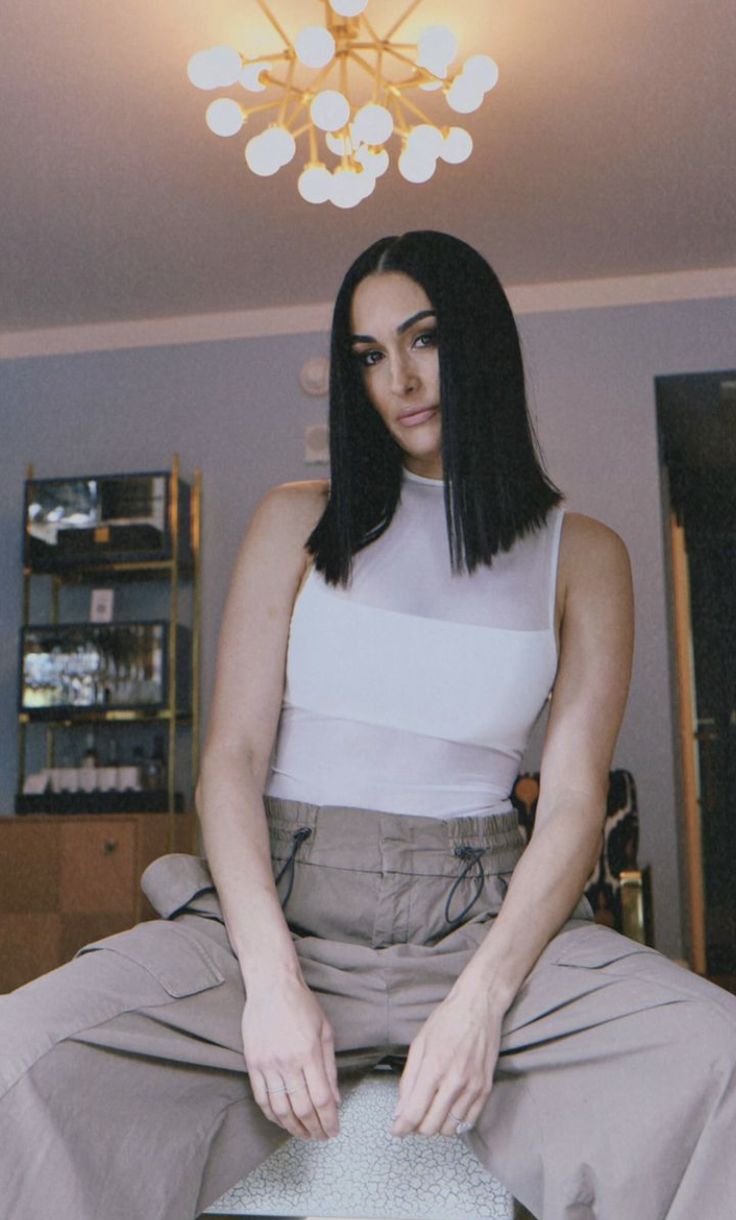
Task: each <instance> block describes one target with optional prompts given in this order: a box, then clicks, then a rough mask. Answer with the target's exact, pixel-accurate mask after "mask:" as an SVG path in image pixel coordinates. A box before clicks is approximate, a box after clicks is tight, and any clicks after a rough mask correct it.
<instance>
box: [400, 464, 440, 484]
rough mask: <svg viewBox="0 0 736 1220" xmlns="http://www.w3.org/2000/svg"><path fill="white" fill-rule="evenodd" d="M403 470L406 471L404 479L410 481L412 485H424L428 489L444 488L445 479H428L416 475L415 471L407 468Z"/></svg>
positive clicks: (424, 476)
mask: <svg viewBox="0 0 736 1220" xmlns="http://www.w3.org/2000/svg"><path fill="white" fill-rule="evenodd" d="M402 469H403V471H404V478H405V479H408V480H409V482H410V483H424V484H425V486H427V487H444V484H445V480H444V479H428V478H427V477H426V475H423V474H414V471H413V470H407V468H406V466H404V467H403V468H402Z"/></svg>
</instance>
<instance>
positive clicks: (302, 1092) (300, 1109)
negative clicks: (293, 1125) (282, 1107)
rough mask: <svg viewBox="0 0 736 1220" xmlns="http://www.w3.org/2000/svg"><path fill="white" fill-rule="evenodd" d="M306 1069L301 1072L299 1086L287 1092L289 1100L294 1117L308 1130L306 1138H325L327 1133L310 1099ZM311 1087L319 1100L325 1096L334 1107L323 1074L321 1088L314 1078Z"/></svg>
mask: <svg viewBox="0 0 736 1220" xmlns="http://www.w3.org/2000/svg"><path fill="white" fill-rule="evenodd" d="M306 1071H307V1069H306V1068H305V1069H304V1072H303V1074H302V1083H301V1086H300V1087H298V1088H294V1089H292V1091H291V1093H290V1094H289V1101H290V1103H291V1108H292V1111H293V1113H294V1115H295V1117H296V1118H297V1119H298V1120H299V1122H300V1123H301V1124H302V1126H303V1127H304V1128H305V1130H306V1131H307V1132H308V1138H309V1139H315V1140H325V1139H327V1133H326V1131H325V1130H324V1129H323V1127H322V1123H321V1122H320V1117H319V1114H318V1113H317V1108H316V1106H315V1104H314V1101H313V1099H312V1094H311V1091H310V1088H309V1083H308V1081H307V1077H306ZM313 1087H314V1089H315V1092H316V1094H317V1096H318V1097H319V1098H320V1100H322V1099H323V1098H324V1097H326V1098H327V1099H328V1100H329V1101H330V1103H331V1105H332V1106H333V1107H334V1105H335V1103H334V1100H333V1098H332V1093H331V1092H330V1088H329V1085H328V1083H327V1081H326V1079H324V1076H323V1083H322V1087H321V1089H320V1086H319V1085H318V1084H317V1083H316V1082H315V1081H314V1078H313Z"/></svg>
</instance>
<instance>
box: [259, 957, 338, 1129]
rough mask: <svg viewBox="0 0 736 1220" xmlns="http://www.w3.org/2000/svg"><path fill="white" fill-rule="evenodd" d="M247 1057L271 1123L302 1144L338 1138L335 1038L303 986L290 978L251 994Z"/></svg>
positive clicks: (324, 1017)
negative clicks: (296, 1138) (308, 1141)
mask: <svg viewBox="0 0 736 1220" xmlns="http://www.w3.org/2000/svg"><path fill="white" fill-rule="evenodd" d="M247 996H248V998H247V1000H246V1004H245V1009H244V1011H243V1052H244V1054H245V1062H246V1066H247V1068H248V1072H249V1074H250V1082H251V1087H252V1089H253V1095H254V1097H255V1099H256V1102H257V1103H258V1105H259V1106H260V1107H261V1109H262V1110H263V1113H264V1114H265V1115H266V1118H268V1119H270V1120H271V1122H272V1123H277V1124H278V1125H279V1126H280V1127H284V1128H285V1129H286V1130H287V1131H289V1132H291V1134H292V1135H296V1136H298V1137H299V1138H300V1139H320V1140H324V1139H328V1138H329V1137H330V1136H334V1135H337V1134H338V1131H339V1122H338V1116H337V1106H338V1104H339V1101H340V1094H339V1091H338V1085H337V1066H336V1063H335V1049H334V1035H333V1032H332V1028H331V1026H330V1023H329V1021H328V1020H327V1018H326V1016H325V1014H324V1012H323V1011H322V1008H321V1006H320V1005H319V1003H318V1001H317V999H316V998H315V996H314V995H313V993H312V992H311V991H310V990H309V988H308V987H307V985H306V983H304V981H303V980H301V979H299V978H297V977H295V976H294V975H289V976H287V977H283V976H279V978H278V980H277V981H276V982H274V979H273V977H271V978H270V979H269V982H268V984H267V985H265V986H264V987H263V988H260V987H254V986H253V985H252V984H251V986H250V987H249V988H247Z"/></svg>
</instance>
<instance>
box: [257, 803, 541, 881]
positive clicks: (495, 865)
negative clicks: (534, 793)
mask: <svg viewBox="0 0 736 1220" xmlns="http://www.w3.org/2000/svg"><path fill="white" fill-rule="evenodd" d="M264 803H265V807H266V813H267V815H268V822H269V826H270V829H271V834H272V840H275V841H276V843H277V844H278V843H280V842H281V843H283V849H284V851H288V849H289V847H290V844H291V841H292V840H293V837H294V835H295V834H297V833H298V831H299V830H302V829H304V830H306V829H307V828H308V829H309V831H310V834H309V836H308V838H306V839H305V841H304V846H303V847H300V849H299V858H300V859H304V860H308V861H309V862H310V863H315V864H316V863H319V864H324V865H326V866H332V867H343V868H346V867H351V868H357V869H361V870H365V871H371V872H372V871H379V870H385V869H386V868H394V869H396V870H398V871H402V872H403V871H410V872H419V873H422V872H426V873H430V874H435V875H436V874H437V873H438V872H440V873H444V872H445V870H446V868H447V867H448V865H449V864H450V861H452V860H453V859H454V866H453V867H450V868H449V869H448V872H447V875H450V876H452V875H454V872H455V870H456V868H457V856H458V851H457V849H458V848H461V847H466V846H467V847H476V848H483V849H484V852H483V868H484V870H485V872H486V873H489V874H493V873H503V872H510V871H511V870H512V869H513V868H514V865H515V864H516V861H517V860H518V858H519V856H520V854H521V852H522V850H523V848H524V846H525V840H524V837H523V835H522V833H521V831H520V830H519V825H518V820H517V816H516V811H515V810H511V811H510V812H507V813H499V814H493V815H491V816H488V817H482V816H481V817H475V816H472V817H458V818H428V817H419V816H417V815H415V814H400V813H385V812H383V811H381V810H376V809H360V808H356V807H353V806H341V805H313V804H309V803H308V802H306V801H292V800H287V799H286V798H284V797H274V796H265V797H264ZM445 861H447V864H445V863H444V862H445Z"/></svg>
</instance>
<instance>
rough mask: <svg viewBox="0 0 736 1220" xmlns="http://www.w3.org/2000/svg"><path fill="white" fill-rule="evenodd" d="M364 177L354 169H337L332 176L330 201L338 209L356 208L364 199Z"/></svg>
mask: <svg viewBox="0 0 736 1220" xmlns="http://www.w3.org/2000/svg"><path fill="white" fill-rule="evenodd" d="M362 178H363V175H362V174H358V173H357V171H356V170H354V169H337V170H335V172H334V174H333V175H332V190H331V192H330V201H331V202H332V203H334V205H335V207H338V208H354V207H356V206H357V205H358V204H359V203H360V201H361V199H363V198H364V194H363V191H364V189H365V188H364V185H363V181H362Z"/></svg>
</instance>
